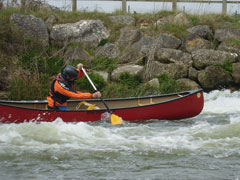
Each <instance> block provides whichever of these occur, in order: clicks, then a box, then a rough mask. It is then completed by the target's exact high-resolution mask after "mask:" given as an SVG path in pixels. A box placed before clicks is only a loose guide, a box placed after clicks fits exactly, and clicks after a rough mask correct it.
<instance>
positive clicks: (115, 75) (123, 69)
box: [111, 65, 144, 81]
mask: <svg viewBox="0 0 240 180" xmlns="http://www.w3.org/2000/svg"><path fill="white" fill-rule="evenodd" d="M143 70H144V67H143V66H139V65H123V66H120V67H118V68H116V69H114V70H113V72H112V75H111V77H112V79H113V80H115V81H118V80H119V78H120V75H121V74H122V73H129V74H131V75H136V74H142V73H143Z"/></svg>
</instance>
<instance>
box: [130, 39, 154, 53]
mask: <svg viewBox="0 0 240 180" xmlns="http://www.w3.org/2000/svg"><path fill="white" fill-rule="evenodd" d="M154 41H155V40H154V39H153V38H152V37H150V36H143V37H142V38H141V39H140V40H139V41H138V42H136V43H134V44H133V45H132V48H133V49H135V50H137V51H141V52H142V53H145V54H148V53H149V50H150V49H151V48H152V44H153V43H154Z"/></svg>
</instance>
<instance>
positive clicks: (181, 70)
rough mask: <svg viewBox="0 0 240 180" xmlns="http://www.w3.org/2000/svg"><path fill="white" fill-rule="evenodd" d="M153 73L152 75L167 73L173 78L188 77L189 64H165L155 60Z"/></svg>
mask: <svg viewBox="0 0 240 180" xmlns="http://www.w3.org/2000/svg"><path fill="white" fill-rule="evenodd" d="M151 73H152V77H154V76H159V75H161V74H166V75H167V76H168V77H170V78H173V79H180V78H186V77H187V75H188V66H187V65H185V64H178V63H170V64H163V63H160V62H157V61H154V62H153V66H152V71H151Z"/></svg>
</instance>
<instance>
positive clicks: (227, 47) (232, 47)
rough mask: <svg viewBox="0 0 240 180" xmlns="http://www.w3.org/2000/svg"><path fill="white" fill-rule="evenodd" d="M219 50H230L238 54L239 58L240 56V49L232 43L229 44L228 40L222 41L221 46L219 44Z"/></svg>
mask: <svg viewBox="0 0 240 180" xmlns="http://www.w3.org/2000/svg"><path fill="white" fill-rule="evenodd" d="M218 50H219V51H226V52H230V53H236V54H238V56H239V58H240V49H239V48H238V47H237V46H235V45H232V44H228V43H226V42H224V41H223V42H222V43H221V44H220V45H219V46H218Z"/></svg>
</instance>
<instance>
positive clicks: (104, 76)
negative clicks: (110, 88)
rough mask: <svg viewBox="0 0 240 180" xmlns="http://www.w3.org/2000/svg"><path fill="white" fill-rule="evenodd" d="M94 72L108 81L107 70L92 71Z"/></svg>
mask: <svg viewBox="0 0 240 180" xmlns="http://www.w3.org/2000/svg"><path fill="white" fill-rule="evenodd" d="M94 73H95V74H99V75H100V76H102V77H103V79H104V81H106V82H107V81H108V78H109V74H108V72H105V71H94Z"/></svg>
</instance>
